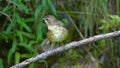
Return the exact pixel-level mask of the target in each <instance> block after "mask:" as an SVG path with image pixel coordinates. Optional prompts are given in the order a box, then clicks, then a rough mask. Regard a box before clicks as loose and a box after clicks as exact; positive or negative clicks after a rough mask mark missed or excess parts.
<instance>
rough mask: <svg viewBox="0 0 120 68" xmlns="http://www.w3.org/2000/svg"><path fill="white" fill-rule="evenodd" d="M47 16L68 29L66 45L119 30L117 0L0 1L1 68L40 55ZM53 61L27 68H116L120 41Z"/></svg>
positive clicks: (90, 46) (119, 60)
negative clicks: (56, 19)
mask: <svg viewBox="0 0 120 68" xmlns="http://www.w3.org/2000/svg"><path fill="white" fill-rule="evenodd" d="M47 15H54V16H56V17H57V18H58V19H59V20H61V21H63V22H64V24H65V25H66V26H67V27H68V28H71V30H70V38H69V40H68V42H71V41H77V40H82V39H83V38H88V37H91V36H94V35H98V34H103V33H109V32H114V31H117V30H119V29H120V28H119V27H120V17H119V15H120V0H0V68H8V67H10V66H12V65H15V64H18V63H20V62H21V61H23V60H25V59H27V58H30V57H33V56H36V55H38V54H39V53H41V52H42V50H40V49H39V50H38V48H40V44H41V43H42V42H43V41H44V40H45V39H46V32H47V26H46V24H45V23H43V21H42V20H43V18H45V17H46V16H47ZM74 24H75V25H76V27H77V28H78V30H76V28H75V26H74ZM71 26H72V27H71ZM68 42H67V43H68ZM55 57H56V56H52V57H51V58H49V59H48V60H40V61H38V62H35V63H32V64H30V65H28V66H27V67H26V68H50V67H53V68H88V67H89V66H93V67H91V68H119V67H120V37H114V38H110V39H107V40H100V41H97V42H94V43H89V44H86V45H83V46H80V47H77V48H74V49H70V50H68V51H66V52H64V54H63V55H62V56H61V57H59V58H57V60H55ZM51 60H52V61H51ZM53 60H55V61H53ZM48 61H49V62H48Z"/></svg>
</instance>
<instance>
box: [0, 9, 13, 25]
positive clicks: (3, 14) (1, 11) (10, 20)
mask: <svg viewBox="0 0 120 68" xmlns="http://www.w3.org/2000/svg"><path fill="white" fill-rule="evenodd" d="M0 13H1V14H3V15H5V16H6V17H8V19H9V20H10V22H11V23H12V19H11V18H10V16H9V15H8V14H6V13H4V12H2V11H0Z"/></svg>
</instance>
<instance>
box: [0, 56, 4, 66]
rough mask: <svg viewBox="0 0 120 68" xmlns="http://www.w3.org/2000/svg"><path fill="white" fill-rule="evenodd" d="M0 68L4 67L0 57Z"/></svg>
mask: <svg viewBox="0 0 120 68" xmlns="http://www.w3.org/2000/svg"><path fill="white" fill-rule="evenodd" d="M0 68H4V66H3V60H2V59H1V58H0Z"/></svg>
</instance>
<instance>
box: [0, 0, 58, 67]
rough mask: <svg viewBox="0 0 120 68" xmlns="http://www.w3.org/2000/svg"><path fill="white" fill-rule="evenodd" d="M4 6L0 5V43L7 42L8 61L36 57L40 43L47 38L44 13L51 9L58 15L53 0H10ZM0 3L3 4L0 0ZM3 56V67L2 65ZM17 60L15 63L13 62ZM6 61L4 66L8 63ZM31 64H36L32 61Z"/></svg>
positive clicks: (9, 62) (0, 64) (10, 62)
mask: <svg viewBox="0 0 120 68" xmlns="http://www.w3.org/2000/svg"><path fill="white" fill-rule="evenodd" d="M1 2H5V5H4V6H0V18H1V22H2V23H1V27H0V41H5V42H3V43H2V42H1V43H2V44H5V45H1V46H3V47H4V46H7V47H8V48H6V49H7V50H8V54H5V55H6V56H7V59H6V60H4V62H6V61H7V63H8V64H9V66H11V64H12V65H14V64H18V63H20V60H23V59H26V58H30V57H33V56H35V55H37V54H38V51H37V47H40V46H39V44H40V43H41V42H42V41H43V40H44V39H45V38H46V37H45V34H46V32H47V26H46V25H45V24H44V23H42V19H43V17H45V16H46V14H47V12H48V11H49V10H50V11H51V12H49V13H53V14H54V15H57V11H56V9H55V6H54V5H53V3H52V2H51V0H42V4H41V2H40V1H39V0H35V1H30V0H25V1H23V0H9V1H1ZM0 5H3V4H2V3H0ZM2 59H3V58H1V59H0V66H1V67H0V68H3V67H4V66H3V63H2V61H3V60H2ZM13 63H14V64H13ZM8 64H6V65H5V66H6V67H8V66H7V65H8ZM29 68H34V64H31V65H30V66H29Z"/></svg>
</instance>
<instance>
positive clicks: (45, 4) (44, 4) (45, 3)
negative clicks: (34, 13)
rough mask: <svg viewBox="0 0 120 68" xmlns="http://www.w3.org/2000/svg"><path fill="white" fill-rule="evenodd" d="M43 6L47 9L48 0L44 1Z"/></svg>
mask: <svg viewBox="0 0 120 68" xmlns="http://www.w3.org/2000/svg"><path fill="white" fill-rule="evenodd" d="M42 5H43V7H44V8H46V7H47V0H42Z"/></svg>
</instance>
